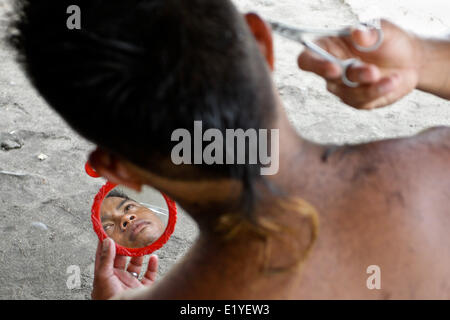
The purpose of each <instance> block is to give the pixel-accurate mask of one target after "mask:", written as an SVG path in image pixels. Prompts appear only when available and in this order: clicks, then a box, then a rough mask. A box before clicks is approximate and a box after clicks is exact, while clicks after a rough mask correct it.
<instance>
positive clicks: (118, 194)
mask: <svg viewBox="0 0 450 320" xmlns="http://www.w3.org/2000/svg"><path fill="white" fill-rule="evenodd" d="M112 197H115V198H122V199H125V200H130V201H134V202H136V201H135V200H133V199H131V198H130V197H129V196H127V195H126V194H125V193H123V192H122V191H120V190H116V189H113V190H111V191H110V192H109V193H108V194H107V195H106V198H112Z"/></svg>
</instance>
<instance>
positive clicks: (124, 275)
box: [91, 238, 158, 300]
mask: <svg viewBox="0 0 450 320" xmlns="http://www.w3.org/2000/svg"><path fill="white" fill-rule="evenodd" d="M126 259H127V258H126V257H124V256H116V246H115V244H114V241H112V240H111V239H109V238H107V239H105V241H103V243H101V242H99V243H98V247H97V253H96V257H95V275H94V289H93V290H92V295H91V296H92V299H94V300H106V299H110V298H112V297H113V296H115V295H117V294H120V293H122V292H123V291H125V290H127V289H133V288H139V287H142V286H149V285H152V284H153V282H154V281H155V279H156V272H157V270H158V258H157V257H156V256H151V257H150V260H149V262H148V267H147V271H146V272H145V275H144V277H143V278H142V280H141V281H139V280H138V279H136V278H135V277H133V276H132V275H131V273H130V272H136V273H137V274H140V273H141V269H142V263H143V260H144V257H138V258H131V260H130V263H129V264H128V268H127V270H125V266H126Z"/></svg>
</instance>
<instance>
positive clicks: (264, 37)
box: [245, 13, 275, 71]
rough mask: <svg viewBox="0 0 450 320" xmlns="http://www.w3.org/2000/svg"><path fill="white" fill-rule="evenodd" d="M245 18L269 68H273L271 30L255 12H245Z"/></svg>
mask: <svg viewBox="0 0 450 320" xmlns="http://www.w3.org/2000/svg"><path fill="white" fill-rule="evenodd" d="M245 20H246V21H247V24H248V26H249V28H250V30H251V32H252V33H253V36H254V37H255V39H256V42H257V43H258V46H259V49H260V50H261V52H262V54H263V56H264V57H265V58H266V61H267V63H268V64H269V67H270V70H272V71H273V70H274V69H275V58H274V54H273V39H272V30H271V29H270V27H269V26H268V25H267V24H266V23H265V22H264V20H263V19H261V17H260V16H258V15H257V14H256V13H247V14H246V15H245Z"/></svg>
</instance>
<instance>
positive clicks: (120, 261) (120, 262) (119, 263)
mask: <svg viewBox="0 0 450 320" xmlns="http://www.w3.org/2000/svg"><path fill="white" fill-rule="evenodd" d="M126 266H127V257H125V256H119V255H118V256H116V259H115V260H114V268H116V269H120V270H125V267H126Z"/></svg>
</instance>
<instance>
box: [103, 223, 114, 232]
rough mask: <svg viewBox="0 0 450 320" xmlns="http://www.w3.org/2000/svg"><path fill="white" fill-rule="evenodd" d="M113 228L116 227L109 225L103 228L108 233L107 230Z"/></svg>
mask: <svg viewBox="0 0 450 320" xmlns="http://www.w3.org/2000/svg"><path fill="white" fill-rule="evenodd" d="M112 227H114V225H113V224H107V225H104V226H103V229H104V230H105V231H107V230H109V229H111V228H112Z"/></svg>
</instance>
